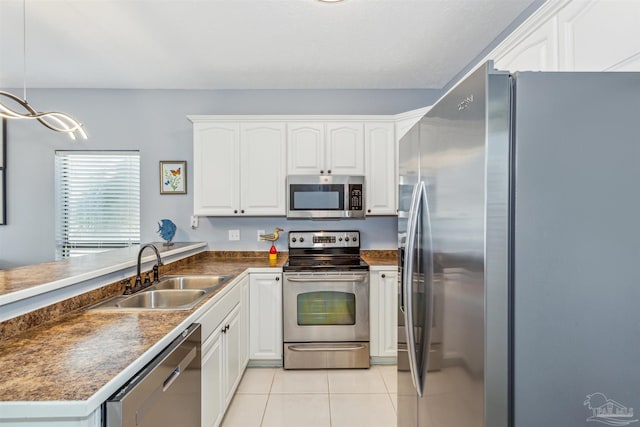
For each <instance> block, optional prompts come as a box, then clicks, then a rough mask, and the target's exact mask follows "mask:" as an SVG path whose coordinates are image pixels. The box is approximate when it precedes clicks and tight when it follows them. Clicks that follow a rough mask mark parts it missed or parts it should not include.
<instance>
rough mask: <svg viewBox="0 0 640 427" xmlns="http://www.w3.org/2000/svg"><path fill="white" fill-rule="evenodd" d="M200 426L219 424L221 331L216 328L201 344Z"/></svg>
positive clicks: (221, 409) (221, 378)
mask: <svg viewBox="0 0 640 427" xmlns="http://www.w3.org/2000/svg"><path fill="white" fill-rule="evenodd" d="M201 366H202V368H201V369H202V372H201V375H202V427H215V426H217V425H219V424H220V421H221V420H222V416H223V415H224V411H223V401H222V384H223V376H224V375H223V374H224V373H223V371H222V366H223V364H222V332H221V329H220V328H217V329H216V330H215V331H214V332H213V333H212V334H211V336H210V337H209V338H208V339H207V340H206V341H205V342H204V343H203V344H202V363H201Z"/></svg>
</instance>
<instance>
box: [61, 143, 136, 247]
mask: <svg viewBox="0 0 640 427" xmlns="http://www.w3.org/2000/svg"><path fill="white" fill-rule="evenodd" d="M56 190H57V191H56V195H57V200H56V227H57V230H56V231H57V237H56V239H57V253H56V256H57V258H65V257H69V256H76V255H83V254H87V253H94V252H101V251H104V250H107V249H110V248H122V247H126V246H129V245H132V244H137V243H140V153H139V152H138V151H56Z"/></svg>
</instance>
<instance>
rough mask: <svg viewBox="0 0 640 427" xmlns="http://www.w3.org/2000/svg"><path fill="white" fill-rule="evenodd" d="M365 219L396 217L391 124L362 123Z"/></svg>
mask: <svg viewBox="0 0 640 427" xmlns="http://www.w3.org/2000/svg"><path fill="white" fill-rule="evenodd" d="M364 135H365V144H364V154H365V177H366V191H365V194H366V198H367V200H366V205H367V206H366V207H367V215H395V214H396V170H397V158H396V140H395V136H394V124H393V123H365V125H364Z"/></svg>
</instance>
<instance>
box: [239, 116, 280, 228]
mask: <svg viewBox="0 0 640 427" xmlns="http://www.w3.org/2000/svg"><path fill="white" fill-rule="evenodd" d="M240 147H241V148H240V159H241V160H242V164H241V168H240V169H241V173H240V213H241V214H243V215H271V216H278V215H285V213H286V210H285V177H286V173H287V172H286V151H285V150H286V133H285V125H284V123H243V124H241V125H240Z"/></svg>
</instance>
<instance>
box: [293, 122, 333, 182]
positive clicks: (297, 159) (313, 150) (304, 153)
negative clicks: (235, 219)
mask: <svg viewBox="0 0 640 427" xmlns="http://www.w3.org/2000/svg"><path fill="white" fill-rule="evenodd" d="M287 128H288V131H287V157H288V161H287V173H289V174H292V175H318V174H319V173H320V171H321V170H323V169H324V151H325V149H324V124H322V123H289V124H288V125H287Z"/></svg>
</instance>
